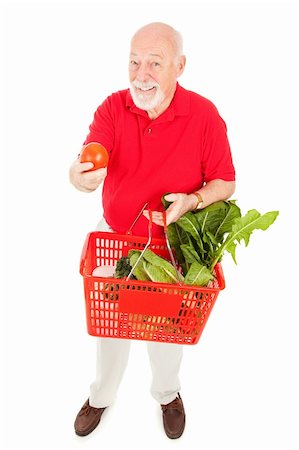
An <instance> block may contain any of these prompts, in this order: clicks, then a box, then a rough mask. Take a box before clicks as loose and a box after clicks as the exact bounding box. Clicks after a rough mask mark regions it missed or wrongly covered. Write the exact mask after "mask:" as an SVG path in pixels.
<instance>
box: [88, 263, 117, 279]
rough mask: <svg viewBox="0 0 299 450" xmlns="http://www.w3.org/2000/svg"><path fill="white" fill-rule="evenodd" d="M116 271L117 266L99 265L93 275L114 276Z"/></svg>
mask: <svg viewBox="0 0 299 450" xmlns="http://www.w3.org/2000/svg"><path fill="white" fill-rule="evenodd" d="M114 273H115V266H98V267H96V268H95V269H94V270H93V272H92V276H93V277H102V278H112V277H113V276H114Z"/></svg>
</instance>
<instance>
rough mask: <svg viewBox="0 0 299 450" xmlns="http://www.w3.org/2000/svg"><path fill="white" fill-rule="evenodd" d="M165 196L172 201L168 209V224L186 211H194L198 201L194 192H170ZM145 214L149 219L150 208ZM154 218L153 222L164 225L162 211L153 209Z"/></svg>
mask: <svg viewBox="0 0 299 450" xmlns="http://www.w3.org/2000/svg"><path fill="white" fill-rule="evenodd" d="M164 198H165V200H167V201H168V202H172V204H171V205H170V206H169V207H168V208H167V210H166V225H169V224H170V223H172V222H176V221H177V220H178V219H179V218H180V217H182V216H183V215H184V214H185V213H186V212H188V211H192V210H193V209H194V208H195V207H196V205H197V203H198V201H197V198H196V196H195V195H193V194H189V195H188V194H181V193H180V194H168V195H165V197H164ZM143 214H144V215H145V217H146V218H147V219H149V212H148V210H145V211H144V212H143ZM152 218H153V223H155V224H157V225H161V226H162V225H164V223H163V213H162V212H159V211H153V212H152Z"/></svg>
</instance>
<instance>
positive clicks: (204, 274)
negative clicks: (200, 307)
mask: <svg viewBox="0 0 299 450" xmlns="http://www.w3.org/2000/svg"><path fill="white" fill-rule="evenodd" d="M213 278H214V276H213V274H212V273H211V272H210V270H209V269H208V268H207V267H206V266H203V265H202V264H199V263H198V262H194V263H192V264H191V267H190V269H189V270H188V273H187V274H186V276H185V280H184V283H185V284H189V285H193V286H206V285H207V284H208V282H209V281H210V280H212V279H213Z"/></svg>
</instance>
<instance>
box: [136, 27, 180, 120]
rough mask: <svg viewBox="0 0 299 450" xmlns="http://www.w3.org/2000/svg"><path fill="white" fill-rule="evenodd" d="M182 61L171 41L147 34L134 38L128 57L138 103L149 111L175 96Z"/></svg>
mask: <svg viewBox="0 0 299 450" xmlns="http://www.w3.org/2000/svg"><path fill="white" fill-rule="evenodd" d="M179 66H180V63H179V62H178V59H177V58H176V55H175V53H174V49H173V48H172V46H171V42H170V41H168V40H167V39H166V38H159V37H157V36H156V37H155V36H152V35H148V34H141V36H138V35H137V36H135V37H134V38H133V40H132V45H131V53H130V60H129V76H130V83H131V88H130V91H131V95H132V98H133V101H134V103H135V105H136V106H137V107H138V108H140V109H144V110H146V111H149V110H153V109H156V108H157V107H159V106H160V105H161V104H162V103H163V102H165V101H167V100H168V99H170V100H171V99H172V97H173V95H174V92H175V88H176V80H177V77H178V75H179V74H180V68H179Z"/></svg>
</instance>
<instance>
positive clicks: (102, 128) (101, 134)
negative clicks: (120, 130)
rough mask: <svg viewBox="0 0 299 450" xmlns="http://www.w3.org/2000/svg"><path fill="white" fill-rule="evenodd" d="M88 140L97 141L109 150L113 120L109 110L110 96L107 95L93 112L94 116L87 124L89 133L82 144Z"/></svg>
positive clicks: (112, 138)
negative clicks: (88, 124)
mask: <svg viewBox="0 0 299 450" xmlns="http://www.w3.org/2000/svg"><path fill="white" fill-rule="evenodd" d="M89 142H99V143H100V144H102V145H103V146H104V147H105V148H106V149H107V150H108V151H109V152H111V150H112V148H113V144H114V121H113V114H112V111H111V98H110V97H108V98H107V99H106V100H104V102H103V103H102V104H101V105H100V106H99V107H98V109H97V110H96V112H95V113H94V118H93V121H92V123H91V125H90V126H89V133H88V135H87V137H86V139H85V141H84V145H85V144H88V143H89Z"/></svg>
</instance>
